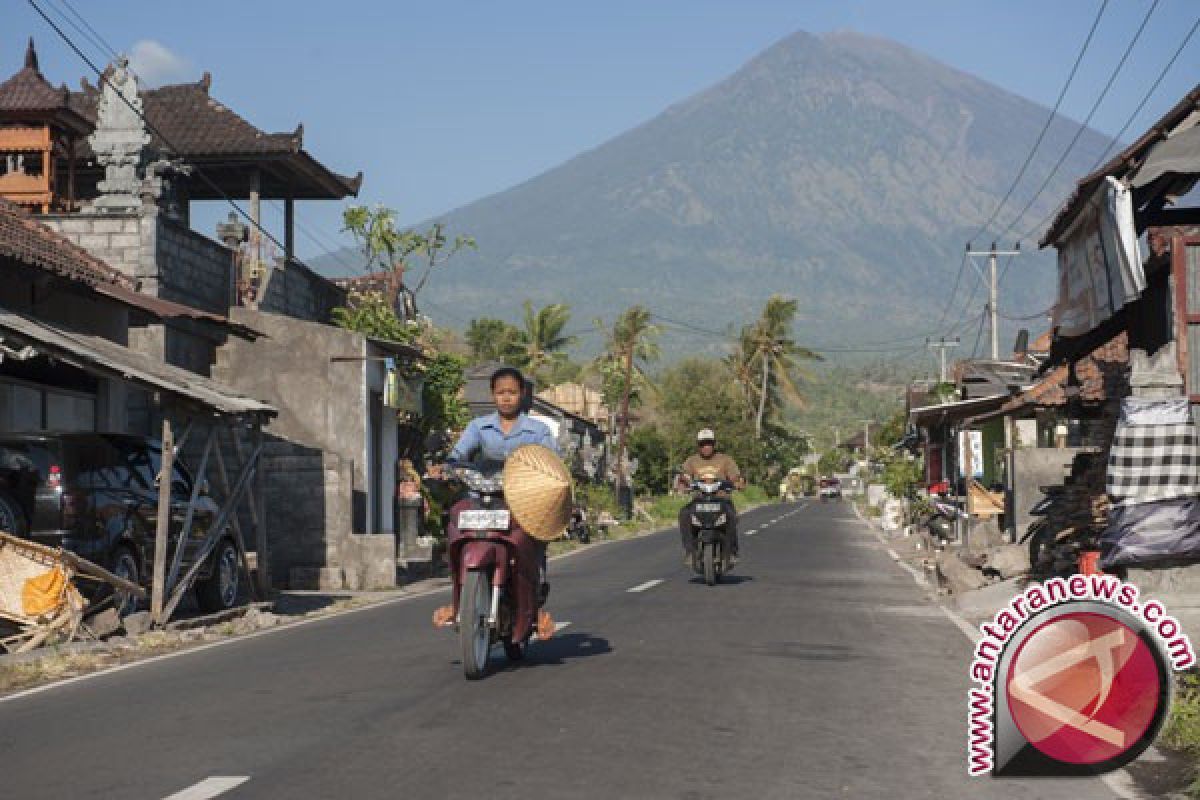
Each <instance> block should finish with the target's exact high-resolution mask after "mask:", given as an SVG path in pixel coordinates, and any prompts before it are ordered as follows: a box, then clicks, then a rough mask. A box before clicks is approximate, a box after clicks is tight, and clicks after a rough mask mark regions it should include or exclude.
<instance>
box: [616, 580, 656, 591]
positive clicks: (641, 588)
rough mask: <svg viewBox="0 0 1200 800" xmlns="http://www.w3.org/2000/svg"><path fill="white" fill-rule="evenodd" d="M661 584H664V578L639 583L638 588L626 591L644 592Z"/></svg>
mask: <svg viewBox="0 0 1200 800" xmlns="http://www.w3.org/2000/svg"><path fill="white" fill-rule="evenodd" d="M660 583H662V578H655V579H654V580H652V581H646V582H645V583H639V584H638V585H637V586H634V587H633V588H632V589H626V590H625V591H626V592H644V591H646V590H647V589H653V588H654V587H655V586H658V585H659V584H660Z"/></svg>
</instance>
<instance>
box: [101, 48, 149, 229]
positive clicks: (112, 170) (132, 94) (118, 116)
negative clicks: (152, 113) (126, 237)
mask: <svg viewBox="0 0 1200 800" xmlns="http://www.w3.org/2000/svg"><path fill="white" fill-rule="evenodd" d="M106 75H107V77H106V78H105V79H104V80H103V81H102V86H101V94H100V103H99V106H98V108H97V120H96V131H95V132H94V133H93V134H92V135H91V136H89V137H88V143H89V144H90V145H91V146H92V152H94V153H95V154H96V160H97V161H98V162H99V163H100V165H101V166H102V167H104V180H102V181H100V182H99V183H97V184H96V187H97V188H98V189H99V190H100V196H99V197H97V198H96V200H95V201H94V202H93V204H92V205H93V208H94V209H95V210H97V211H134V210H137V209H139V208H141V206H142V201H141V197H140V195H141V192H142V182H141V180H139V178H138V174H137V171H138V167H139V166H140V164H141V160H142V148H143V147H145V146H146V145H147V144H149V142H150V134H148V133H146V123H145V121H144V120H143V119H142V98H141V97H139V96H138V89H137V78H136V77H134V75H133V73H132V72H130V71H129V61H128V59H126V58H125V57H124V56H117V60H116V61H115V62H114V64H113V65H112V68H111V69H110V70H109V71H108V72H107V73H106Z"/></svg>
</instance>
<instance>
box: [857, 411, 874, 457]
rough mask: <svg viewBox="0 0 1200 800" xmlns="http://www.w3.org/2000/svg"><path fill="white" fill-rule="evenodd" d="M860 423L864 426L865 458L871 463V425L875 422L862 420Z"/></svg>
mask: <svg viewBox="0 0 1200 800" xmlns="http://www.w3.org/2000/svg"><path fill="white" fill-rule="evenodd" d="M859 422H861V423H862V424H863V456H864V457H865V458H866V459H867V461H868V462H869V461H870V460H871V423H872V422H874V420H870V419H861V420H859Z"/></svg>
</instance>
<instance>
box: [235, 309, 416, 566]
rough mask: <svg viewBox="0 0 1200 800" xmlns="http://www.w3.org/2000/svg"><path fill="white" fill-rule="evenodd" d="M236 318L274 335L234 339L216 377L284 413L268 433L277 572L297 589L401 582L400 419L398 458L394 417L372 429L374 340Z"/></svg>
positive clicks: (302, 324)
mask: <svg viewBox="0 0 1200 800" xmlns="http://www.w3.org/2000/svg"><path fill="white" fill-rule="evenodd" d="M231 314H232V316H233V318H234V319H235V320H237V321H238V322H242V323H244V324H246V325H249V326H251V327H253V328H255V329H257V330H260V331H262V332H263V333H265V334H266V335H267V338H264V339H259V340H258V341H256V342H247V341H243V340H241V339H236V338H232V337H231V338H230V339H229V340H228V341H227V342H226V343H225V344H224V345H222V346H221V347H220V348H219V349H218V351H217V362H216V365H215V367H214V368H213V375H214V377H215V378H216V379H217V380H220V381H222V382H224V383H226V384H228V385H230V386H233V387H234V388H237V389H239V390H241V391H244V392H246V393H248V394H250V395H252V396H254V397H257V398H259V399H261V400H264V401H266V402H268V403H271V404H272V405H274V406H275V407H276V408H278V409H279V412H280V413H279V417H277V418H276V419H275V420H273V421H272V422H271V424H270V426H269V427H268V429H267V433H268V436H269V439H270V441H271V445H270V449H269V454H270V461H269V463H268V465H267V478H266V480H267V483H268V489H267V505H268V507H267V518H268V522H267V534H268V537H269V541H270V542H271V546H272V556H271V564H272V570H273V573H272V574H273V575H275V576H276V578H277V579H279V580H286V581H287V582H288V583H289V585H291V586H293V587H295V588H325V589H328V588H339V587H342V586H347V587H355V588H381V587H382V586H388V585H395V579H396V575H395V572H396V552H395V537H394V536H393V535H392V534H391V524H390V523H391V504H392V488H391V485H390V484H388V481H389V480H390V481H393V482H394V461H395V452H394V441H395V438H396V437H395V428H394V425H395V421H394V415H390V416H392V420H391V421H390V425H391V427H390V439H391V441H392V443H393V444H392V450H390V451H389V450H388V449H387V446H386V442H387V438H386V437H387V436H388V435H389V422H388V417H389V415H388V414H386V413H381V414H380V415H379V418H380V419H381V421H382V424H381V426H380V427H381V430H379V431H371V430H370V424H369V423H370V419H371V413H370V405H369V403H370V402H371V399H372V397H373V396H376V395H373V393H372V392H371V391H370V389H371V387H372V385H374V384H379V387H380V388H381V386H382V377H381V376H379V375H376V372H377V371H381V370H382V367H381V365H380V364H379V363H378V362H373V361H367V360H365V357H366V355H367V347H368V344H367V342H366V340H365V339H364V338H363V337H362V336H361V335H360V334H356V333H352V332H350V331H346V330H342V329H340V328H335V327H332V326H329V325H321V324H319V323H315V322H306V321H304V320H297V319H293V318H291V317H286V316H281V315H279V314H271V313H267V312H263V311H251V310H249V309H242V308H236V309H233V310H232V312H231ZM334 358H344V359H348V360H344V361H334V360H333V359H334ZM380 411H382V409H380ZM372 435H374V436H375V437H376V441H377V442H378V446H379V447H380V448H381V451H380V470H379V474H375V470H374V468H373V467H371V461H370V458H369V456H370V449H369V447H368V443H369V441H370V438H369V437H370V436H372ZM372 485H373V486H374V487H375V491H377V492H379V493H380V496H379V502H378V506H379V510H380V512H381V513H380V518H379V519H375V518H374V515H373V514H372V511H371V509H372V507H373V506H374V503H372V499H373V493H372V492H370V491H368V487H370V486H372ZM377 531H378V533H376V532H377Z"/></svg>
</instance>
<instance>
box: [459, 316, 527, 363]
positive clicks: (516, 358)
mask: <svg viewBox="0 0 1200 800" xmlns="http://www.w3.org/2000/svg"><path fill="white" fill-rule="evenodd" d="M466 340H467V346H468V347H470V348H471V360H472V361H473V362H474V363H476V364H482V363H486V362H489V361H499V362H501V363H502V364H510V365H512V366H515V367H523V366H524V363H523V358H524V347H523V343H522V341H521V331H520V329H519V328H517V326H515V325H513V324H511V323H508V322H505V321H504V320H502V319H494V318H492V317H481V318H479V319H473V320H471V322H470V324H469V325H468V326H467V334H466Z"/></svg>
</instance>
